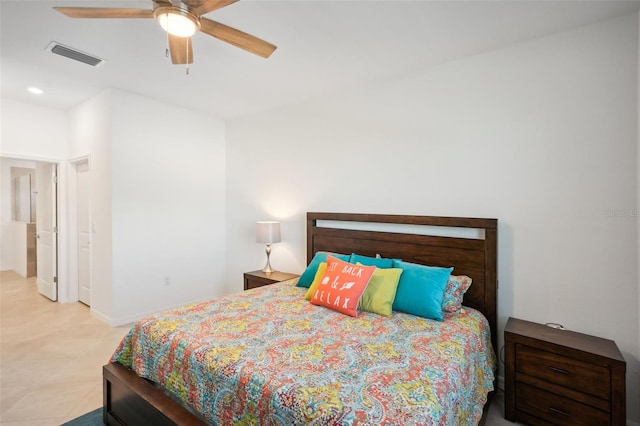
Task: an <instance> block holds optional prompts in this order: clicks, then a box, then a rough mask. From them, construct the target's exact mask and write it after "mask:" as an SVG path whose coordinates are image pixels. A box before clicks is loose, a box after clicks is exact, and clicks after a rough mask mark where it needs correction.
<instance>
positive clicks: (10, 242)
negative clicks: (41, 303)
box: [0, 157, 58, 301]
mask: <svg viewBox="0 0 640 426" xmlns="http://www.w3.org/2000/svg"><path fill="white" fill-rule="evenodd" d="M0 160H1V164H0V175H1V176H2V178H1V179H0V185H1V187H2V191H1V192H2V194H3V195H2V198H3V199H2V203H1V204H2V212H1V214H0V218H1V219H0V222H1V223H0V235H1V237H2V238H0V239H1V240H2V247H1V249H2V250H1V256H0V270H13V271H15V272H16V273H18V274H19V275H21V276H23V277H25V278H28V277H33V276H35V277H37V280H36V282H37V287H38V291H40V293H42V294H43V295H45V296H46V297H48V298H49V299H51V300H53V301H56V300H58V255H57V252H58V226H57V217H58V191H57V185H58V178H57V170H58V165H57V163H54V162H44V161H32V160H23V159H14V158H4V157H3V158H1V159H0Z"/></svg>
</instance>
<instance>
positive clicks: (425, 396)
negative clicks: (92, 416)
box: [111, 280, 496, 426]
mask: <svg viewBox="0 0 640 426" xmlns="http://www.w3.org/2000/svg"><path fill="white" fill-rule="evenodd" d="M294 284H295V280H291V281H286V282H283V283H279V284H273V285H269V286H265V287H260V288H257V289H254V290H250V291H245V292H243V293H239V294H234V295H230V296H225V297H220V298H217V299H214V300H212V301H208V302H204V303H200V304H194V305H188V306H184V307H181V308H178V309H174V310H170V311H166V312H163V313H161V314H158V315H154V316H151V317H148V318H146V319H143V320H141V321H140V322H138V323H137V324H136V325H135V326H134V327H133V328H132V329H131V330H130V331H129V333H128V335H127V336H126V337H125V338H124V339H123V341H122V342H121V343H120V345H119V347H118V349H117V350H116V352H115V353H114V355H113V356H112V359H111V362H118V363H120V364H122V365H124V366H126V367H128V368H130V369H132V370H133V371H134V372H135V373H136V374H137V375H138V376H141V377H144V378H147V379H150V380H152V381H153V382H155V383H157V384H159V385H160V386H161V387H163V388H164V389H165V390H166V391H168V392H169V393H170V394H173V396H174V397H177V398H178V399H180V400H181V401H183V402H184V404H185V405H186V406H188V407H190V408H192V409H194V410H195V411H197V412H199V413H201V415H202V416H204V417H205V418H206V419H208V420H209V421H210V422H211V423H212V424H220V425H229V424H234V425H244V424H246V425H256V424H269V425H293V424H311V425H351V424H353V425H356V424H362V425H365V424H366V425H383V424H384V425H410V424H411V425H414V424H416V425H418V424H419V425H456V426H457V425H474V424H477V422H478V421H479V420H480V417H481V415H482V407H483V405H484V403H485V401H486V396H487V393H488V392H489V391H491V390H492V389H493V379H494V376H493V371H494V368H495V366H496V361H495V356H494V353H493V350H492V348H491V340H490V335H489V326H488V323H487V320H486V319H485V318H484V317H483V316H482V315H481V314H480V313H479V312H478V311H475V310H473V309H469V308H464V309H463V310H462V311H461V312H458V313H455V314H446V315H445V320H444V321H443V322H437V321H433V320H427V319H424V318H420V317H416V316H413V315H409V314H404V313H400V312H394V313H393V317H392V318H386V317H382V316H379V315H376V314H370V313H367V312H362V313H360V314H359V317H358V318H353V317H349V316H346V315H343V314H340V313H338V312H335V311H332V310H329V309H327V308H324V307H319V306H315V305H312V304H311V303H309V302H308V301H306V300H304V298H303V296H304V293H305V291H306V289H305V288H299V287H295V285H294Z"/></svg>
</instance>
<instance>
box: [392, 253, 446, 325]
mask: <svg viewBox="0 0 640 426" xmlns="http://www.w3.org/2000/svg"><path fill="white" fill-rule="evenodd" d="M393 267H394V268H401V269H402V275H401V276H400V282H399V283H398V289H397V291H396V298H395V299H394V301H393V310H394V311H400V312H406V313H408V314H412V315H417V316H420V317H424V318H430V319H434V320H437V321H442V319H443V318H442V299H443V297H444V290H445V288H446V286H447V281H449V276H450V275H451V271H453V268H440V267H437V266H424V265H418V264H416V263H409V262H403V261H394V262H393Z"/></svg>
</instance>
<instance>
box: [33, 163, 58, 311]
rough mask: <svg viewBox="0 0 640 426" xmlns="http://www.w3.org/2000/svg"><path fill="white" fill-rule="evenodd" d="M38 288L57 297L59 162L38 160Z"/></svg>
mask: <svg viewBox="0 0 640 426" xmlns="http://www.w3.org/2000/svg"><path fill="white" fill-rule="evenodd" d="M36 187H37V191H38V193H37V195H36V222H37V223H36V229H37V233H36V235H37V238H38V242H37V244H36V252H37V259H38V260H37V264H38V278H37V283H38V291H39V292H40V293H42V294H43V295H45V296H47V297H48V298H49V299H51V300H53V301H56V300H58V259H57V255H58V253H57V249H58V230H57V203H56V199H57V197H58V191H57V187H58V185H57V165H56V164H51V163H40V162H38V163H36Z"/></svg>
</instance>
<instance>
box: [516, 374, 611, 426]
mask: <svg viewBox="0 0 640 426" xmlns="http://www.w3.org/2000/svg"><path fill="white" fill-rule="evenodd" d="M516 394H517V395H518V399H517V402H516V409H517V410H520V411H523V412H525V413H528V414H530V415H532V416H536V417H538V418H541V419H543V420H546V421H548V422H551V423H553V424H556V425H608V424H610V423H609V422H610V421H611V419H610V416H609V413H606V412H604V411H600V410H598V409H597V408H593V407H591V406H589V405H585V404H581V403H579V402H577V401H574V400H572V399H569V398H564V397H562V396H560V395H556V394H554V393H551V392H548V391H545V390H542V389H538V388H536V387H534V386H530V385H527V384H525V383H516Z"/></svg>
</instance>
